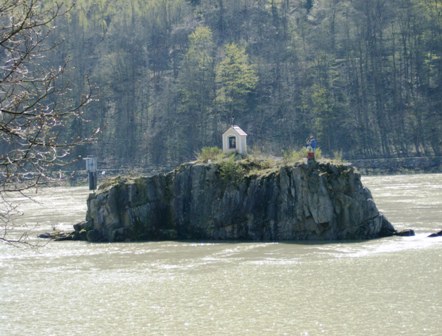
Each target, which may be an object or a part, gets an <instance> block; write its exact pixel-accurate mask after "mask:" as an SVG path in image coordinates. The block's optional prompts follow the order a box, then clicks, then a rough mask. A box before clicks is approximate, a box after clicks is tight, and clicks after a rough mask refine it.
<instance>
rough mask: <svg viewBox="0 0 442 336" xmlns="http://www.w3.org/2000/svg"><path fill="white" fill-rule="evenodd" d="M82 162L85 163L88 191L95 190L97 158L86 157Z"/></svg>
mask: <svg viewBox="0 0 442 336" xmlns="http://www.w3.org/2000/svg"><path fill="white" fill-rule="evenodd" d="M83 160H85V161H86V170H87V173H88V181H89V190H95V189H97V158H96V157H95V156H92V155H88V156H87V157H86V158H84V159H83Z"/></svg>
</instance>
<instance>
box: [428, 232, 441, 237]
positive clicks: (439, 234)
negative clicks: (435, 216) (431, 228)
mask: <svg viewBox="0 0 442 336" xmlns="http://www.w3.org/2000/svg"><path fill="white" fill-rule="evenodd" d="M428 237H430V238H434V237H442V231H439V232H436V233H432V234H430V235H429V236H428Z"/></svg>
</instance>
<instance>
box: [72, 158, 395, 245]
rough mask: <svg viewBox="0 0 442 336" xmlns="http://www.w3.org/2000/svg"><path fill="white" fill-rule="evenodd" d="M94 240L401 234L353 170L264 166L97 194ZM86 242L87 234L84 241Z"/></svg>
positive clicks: (179, 175)
mask: <svg viewBox="0 0 442 336" xmlns="http://www.w3.org/2000/svg"><path fill="white" fill-rule="evenodd" d="M77 229H78V230H82V232H83V233H84V232H86V235H85V236H86V239H87V240H89V241H108V242H115V241H140V240H176V239H179V240H187V239H189V240H200V239H203V240H246V241H305V240H310V241H312V240H316V241H331V240H359V239H371V238H379V237H386V236H391V235H393V234H394V233H395V232H396V231H395V229H394V227H393V226H392V224H391V223H390V222H389V221H388V220H387V219H386V218H385V217H384V216H383V215H382V214H381V213H380V212H379V211H378V209H377V207H376V204H375V203H374V201H373V198H372V195H371V193H370V191H369V190H368V189H367V188H365V187H364V186H363V185H362V183H361V178H360V175H359V174H358V173H357V172H356V171H355V170H354V168H353V167H351V166H347V165H335V164H330V163H327V164H319V163H316V164H314V165H307V164H296V165H291V166H281V167H277V166H275V167H270V168H269V167H267V166H266V167H264V166H260V164H259V163H257V162H250V161H248V160H241V161H235V162H234V164H233V165H232V163H230V164H226V163H223V162H219V163H210V164H207V163H187V164H183V165H181V166H179V167H178V168H176V169H175V170H173V171H171V172H169V173H167V174H159V175H155V176H151V177H139V178H122V177H120V178H116V179H114V180H112V181H110V182H108V183H105V184H104V185H102V186H101V187H100V188H99V190H98V191H97V192H96V193H95V194H90V196H89V199H88V210H87V216H86V223H84V224H82V225H81V227H80V226H77V228H76V231H78V230H77ZM83 236H84V235H83Z"/></svg>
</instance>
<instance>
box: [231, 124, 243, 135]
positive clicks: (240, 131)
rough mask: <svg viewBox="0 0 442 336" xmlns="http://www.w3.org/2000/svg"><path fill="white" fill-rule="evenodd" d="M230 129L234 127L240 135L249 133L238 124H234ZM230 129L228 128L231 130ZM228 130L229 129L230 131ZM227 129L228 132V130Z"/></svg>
mask: <svg viewBox="0 0 442 336" xmlns="http://www.w3.org/2000/svg"><path fill="white" fill-rule="evenodd" d="M229 129H233V130H234V131H235V132H236V133H238V134H239V135H247V133H246V132H244V131H243V130H242V128H241V127H239V126H238V125H232V127H230V128H229ZM229 129H228V130H229ZM228 130H227V131H228ZM227 131H226V132H227Z"/></svg>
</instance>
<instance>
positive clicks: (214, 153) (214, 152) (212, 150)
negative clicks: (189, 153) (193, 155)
mask: <svg viewBox="0 0 442 336" xmlns="http://www.w3.org/2000/svg"><path fill="white" fill-rule="evenodd" d="M223 156H224V154H223V151H222V150H221V149H220V148H218V147H203V148H202V149H201V151H200V152H199V153H198V154H197V160H198V161H201V162H208V161H209V160H211V161H218V160H221V159H222V158H223Z"/></svg>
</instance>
